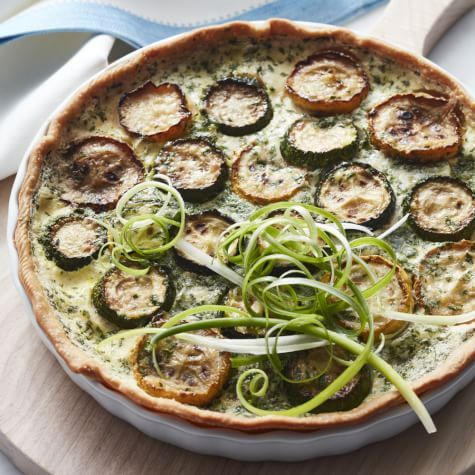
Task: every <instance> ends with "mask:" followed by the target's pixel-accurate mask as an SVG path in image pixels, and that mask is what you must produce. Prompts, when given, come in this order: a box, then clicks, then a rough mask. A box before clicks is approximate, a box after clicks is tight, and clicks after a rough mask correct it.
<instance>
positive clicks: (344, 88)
mask: <svg viewBox="0 0 475 475" xmlns="http://www.w3.org/2000/svg"><path fill="white" fill-rule="evenodd" d="M286 90H287V93H288V94H289V95H290V97H291V98H292V100H293V101H294V103H295V104H296V105H297V106H299V107H302V108H303V109H305V110H308V111H310V112H313V113H315V114H321V115H332V114H348V113H349V112H351V111H353V110H354V109H356V108H357V107H358V106H359V105H360V104H361V102H362V101H363V99H364V98H365V97H366V96H367V94H368V91H369V81H368V78H367V76H366V73H365V72H364V71H363V69H361V67H360V66H359V65H358V63H357V62H356V60H355V59H354V58H353V57H352V56H351V55H350V54H348V53H346V52H343V51H333V50H328V51H321V52H319V53H316V54H314V55H312V56H309V57H308V58H307V59H305V60H304V61H301V62H300V63H297V64H296V65H295V67H294V70H293V71H292V73H291V74H290V76H289V77H288V78H287V82H286Z"/></svg>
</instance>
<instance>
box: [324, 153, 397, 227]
mask: <svg viewBox="0 0 475 475" xmlns="http://www.w3.org/2000/svg"><path fill="white" fill-rule="evenodd" d="M315 201H316V204H317V206H320V207H322V208H325V209H327V210H328V211H330V212H332V213H333V214H334V215H335V216H336V217H337V218H339V219H341V220H342V221H346V222H350V223H356V224H362V225H364V226H369V227H372V228H377V227H379V226H382V225H384V224H386V223H387V222H388V221H389V220H390V219H391V216H392V215H393V213H394V210H395V207H396V198H395V195H394V191H393V189H392V188H391V185H390V184H389V182H388V180H387V179H386V177H385V176H384V174H383V173H381V172H380V171H378V170H376V169H375V168H373V167H372V166H370V165H367V164H365V163H358V162H345V163H342V164H340V165H337V166H336V167H334V168H333V169H331V170H329V171H328V172H327V173H326V174H323V176H322V177H321V179H320V183H319V184H318V187H317V193H316V196H315Z"/></svg>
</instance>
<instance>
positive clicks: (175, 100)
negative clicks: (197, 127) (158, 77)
mask: <svg viewBox="0 0 475 475" xmlns="http://www.w3.org/2000/svg"><path fill="white" fill-rule="evenodd" d="M190 120H191V112H190V111H189V110H188V108H187V106H186V98H185V95H184V94H183V92H182V90H181V89H180V87H179V86H178V85H177V84H172V83H169V82H164V83H162V84H160V85H158V86H155V84H153V83H152V82H150V81H149V82H146V83H145V84H144V85H143V86H141V87H139V88H138V89H135V90H133V91H131V92H128V93H127V94H124V95H123V96H122V97H121V99H120V101H119V122H120V125H122V127H124V128H125V129H126V130H127V132H129V133H131V134H133V135H137V136H140V137H145V138H147V139H149V140H153V141H157V142H165V141H167V140H173V139H176V138H178V137H181V136H182V135H183V134H184V133H185V130H186V127H187V125H188V123H189V122H190Z"/></svg>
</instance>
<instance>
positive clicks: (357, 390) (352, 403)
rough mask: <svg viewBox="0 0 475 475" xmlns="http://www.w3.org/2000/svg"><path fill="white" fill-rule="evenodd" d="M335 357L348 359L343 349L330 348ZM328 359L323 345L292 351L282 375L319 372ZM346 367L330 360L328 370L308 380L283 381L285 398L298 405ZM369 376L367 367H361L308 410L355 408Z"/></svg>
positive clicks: (366, 390) (304, 375)
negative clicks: (348, 379)
mask: <svg viewBox="0 0 475 475" xmlns="http://www.w3.org/2000/svg"><path fill="white" fill-rule="evenodd" d="M333 351H334V353H335V356H338V357H340V358H346V359H348V357H349V355H348V354H347V353H346V352H343V351H338V348H334V350H333ZM329 358H330V354H329V352H328V351H327V350H326V349H324V348H315V349H312V350H307V351H299V352H297V353H292V355H291V356H290V357H289V359H288V361H287V363H286V365H285V367H284V374H285V376H286V377H287V378H289V379H292V380H297V381H298V380H303V379H306V378H311V377H312V376H315V375H317V374H319V373H321V372H322V371H323V370H325V368H326V367H327V364H328V360H329ZM345 368H346V367H345V366H343V365H342V364H340V363H338V362H337V361H335V360H332V362H331V363H330V367H329V368H328V370H327V371H326V372H325V374H323V375H322V376H320V377H319V378H317V379H315V380H314V381H311V382H306V383H288V382H286V383H285V388H286V392H287V396H288V398H289V401H290V402H291V403H292V404H302V403H304V402H306V401H308V400H310V399H312V398H313V397H315V396H316V395H317V394H318V393H320V392H321V391H322V390H323V389H325V388H326V387H327V386H328V385H329V384H331V383H332V382H333V381H334V380H335V379H336V378H337V377H338V376H339V375H340V373H342V372H343V371H344V369H345ZM372 386H373V375H372V371H371V369H370V368H369V366H363V368H362V369H361V371H360V372H359V373H358V374H357V375H356V376H355V377H354V378H353V379H351V380H350V381H349V383H347V384H346V385H345V386H343V388H341V389H340V390H339V391H338V392H336V393H335V394H334V395H333V396H331V397H330V398H329V399H328V400H327V401H325V402H324V403H323V404H321V405H320V406H318V407H316V408H315V409H314V410H313V411H312V412H313V413H320V412H338V411H349V410H351V409H353V408H355V407H358V406H359V405H360V404H361V403H362V402H363V401H364V399H365V398H366V397H367V396H368V394H369V393H370V392H371V388H372Z"/></svg>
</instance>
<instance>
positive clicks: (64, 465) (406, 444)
mask: <svg viewBox="0 0 475 475" xmlns="http://www.w3.org/2000/svg"><path fill="white" fill-rule="evenodd" d="M474 3H475V2H474V0H455V1H451V0H431V1H430V2H429V0H425V1H424V2H415V1H413V2H410V1H409V0H398V1H394V0H393V2H392V3H391V5H390V7H389V9H388V10H389V11H388V13H387V14H386V16H385V17H384V18H383V20H382V22H381V23H380V24H379V26H378V29H377V33H378V35H379V36H380V37H383V38H385V39H388V40H392V41H395V42H397V41H398V36H397V35H395V33H394V28H393V27H392V25H394V22H395V18H399V20H400V21H403V26H404V28H403V30H404V31H405V32H406V33H405V34H404V35H402V36H403V38H402V36H401V34H399V39H401V38H402V39H401V40H400V42H401V43H402V44H404V45H405V46H407V47H410V48H413V49H414V50H416V51H417V52H423V51H424V52H425V51H427V50H428V49H429V48H430V46H431V45H432V44H433V43H434V42H435V41H436V39H437V38H438V36H439V35H440V34H441V32H442V31H443V30H445V28H446V27H447V26H448V25H449V24H450V23H452V22H453V21H454V19H455V18H456V17H457V16H458V15H459V14H460V12H461V11H463V10H466V9H467V5H469V4H470V5H474ZM449 4H451V5H452V8H451V9H450V10H447V6H448V5H449ZM428 6H429V7H428ZM454 6H455V9H454V8H453V7H454ZM409 12H410V13H409ZM429 17H430V21H429ZM401 19H405V20H401ZM434 25H435V26H436V28H434ZM399 31H402V30H399ZM12 183H13V179H12V178H10V179H7V180H3V181H0V262H1V263H2V265H1V267H0V304H1V311H0V329H1V330H0V349H1V353H0V354H1V357H0V450H2V451H3V452H4V453H5V454H6V455H7V456H8V457H10V459H11V460H12V461H13V462H14V463H15V464H16V465H17V467H18V468H19V469H20V470H22V471H23V472H24V473H26V474H43V473H54V474H67V475H74V474H81V475H87V474H94V475H95V474H101V475H102V474H104V475H106V474H118V473H120V474H121V475H122V474H124V475H125V474H141V473H143V474H148V473H154V474H155V473H156V474H161V473H167V474H178V473H179V474H187V473H190V474H191V473H193V474H201V473H206V474H208V473H209V474H220V473H226V474H227V475H234V474H236V475H237V474H244V475H245V474H255V473H259V474H261V475H267V474H269V475H273V474H275V473H276V472H277V473H279V474H287V473H288V474H293V473H299V474H302V475H304V474H307V473H308V474H312V475H313V474H314V473H325V474H328V475H331V474H346V473H351V474H354V475H358V474H365V475H366V474H373V473H374V474H385V475H386V474H416V473H417V474H430V475H433V474H461V473H466V474H469V473H475V425H474V422H475V381H474V382H473V383H472V384H471V385H469V386H468V387H467V388H466V389H465V390H463V391H462V392H461V393H460V394H459V395H457V396H456V397H455V398H454V399H453V400H452V401H451V402H450V403H449V404H448V405H447V406H446V407H445V408H444V409H443V410H441V411H440V412H439V413H438V414H437V415H436V416H435V423H436V425H437V427H438V430H439V432H438V433H437V434H434V435H431V436H429V435H427V434H426V433H425V432H424V430H423V428H422V427H421V426H420V425H416V426H414V427H412V428H411V429H409V430H407V431H405V432H403V433H402V434H400V435H398V436H397V437H394V438H392V439H389V440H387V441H384V442H380V443H377V444H373V445H371V446H368V447H365V448H363V449H360V450H358V451H356V452H353V453H351V454H348V455H344V456H338V457H325V458H321V459H318V460H312V461H307V462H302V463H278V464H277V463H252V464H250V463H240V462H236V461H232V460H227V459H224V458H218V457H211V456H202V455H197V454H193V453H191V452H187V451H185V450H182V449H178V448H176V447H173V446H170V445H168V444H165V443H162V442H158V441H156V440H154V439H151V438H150V437H147V436H145V435H143V434H142V433H140V432H138V431H137V430H136V429H134V428H133V427H131V426H129V425H128V424H127V423H125V422H123V421H121V420H119V419H117V418H115V417H113V416H111V415H110V414H109V413H107V412H106V411H105V410H104V409H102V408H101V407H100V406H99V405H98V404H97V403H96V402H95V401H94V400H93V399H92V398H91V397H90V396H89V395H87V394H86V393H84V392H83V391H82V390H81V389H79V388H78V387H77V386H76V385H74V383H72V382H71V381H70V380H69V379H68V377H67V376H66V374H65V373H64V372H63V371H62V370H61V368H60V366H59V364H58V363H57V362H56V360H55V359H54V357H53V356H52V355H51V354H50V353H49V352H48V351H47V349H46V348H45V347H44V346H43V344H42V343H41V341H40V339H39V337H38V335H37V334H36V332H35V330H34V328H33V326H32V325H31V324H30V322H29V320H28V317H27V315H26V312H25V310H24V308H23V306H22V303H21V301H20V297H19V295H18V293H17V291H16V290H15V288H14V286H13V282H12V280H11V276H10V275H9V267H8V257H7V246H6V241H5V235H6V220H7V204H8V197H9V194H10V189H11V186H12Z"/></svg>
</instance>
